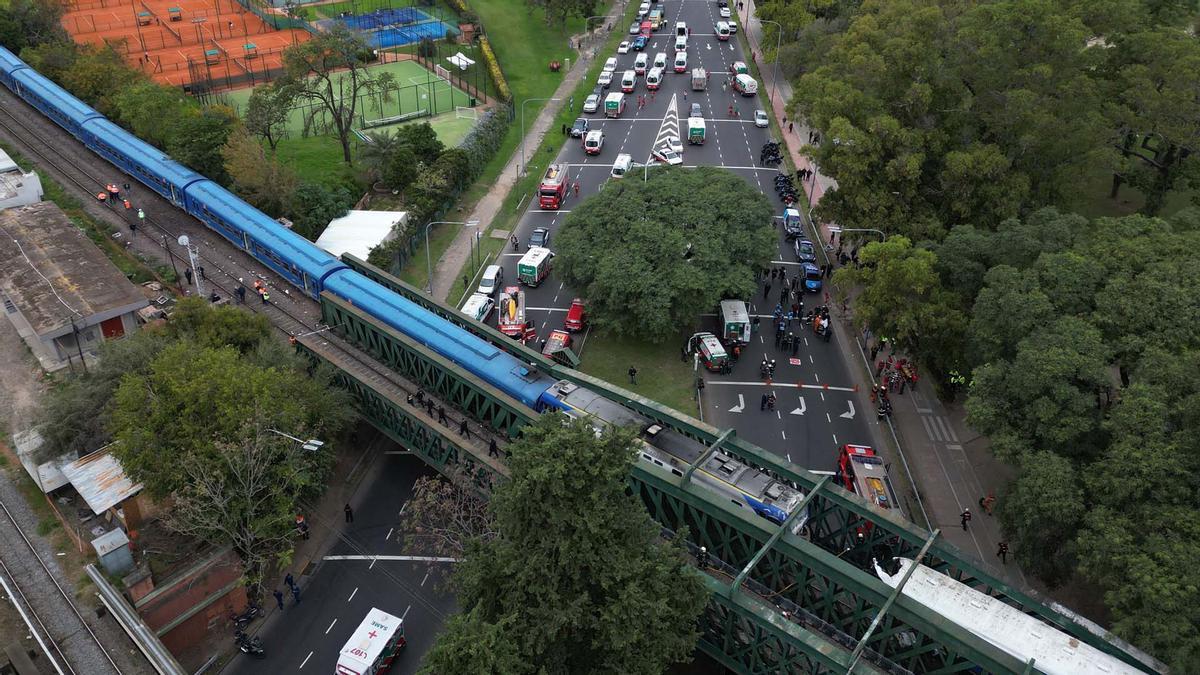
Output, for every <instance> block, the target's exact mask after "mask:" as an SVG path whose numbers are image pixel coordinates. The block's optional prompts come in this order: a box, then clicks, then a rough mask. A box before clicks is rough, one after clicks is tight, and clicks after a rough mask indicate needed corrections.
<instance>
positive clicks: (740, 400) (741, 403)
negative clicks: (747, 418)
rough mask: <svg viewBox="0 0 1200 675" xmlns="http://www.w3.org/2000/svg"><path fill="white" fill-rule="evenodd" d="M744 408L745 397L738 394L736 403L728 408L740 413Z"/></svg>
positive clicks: (730, 410) (732, 411)
mask: <svg viewBox="0 0 1200 675" xmlns="http://www.w3.org/2000/svg"><path fill="white" fill-rule="evenodd" d="M745 409H746V399H745V398H743V397H742V395H741V394H738V404H737V405H735V406H733V407H732V408H730V409H729V412H731V413H740V412H742V411H743V410H745Z"/></svg>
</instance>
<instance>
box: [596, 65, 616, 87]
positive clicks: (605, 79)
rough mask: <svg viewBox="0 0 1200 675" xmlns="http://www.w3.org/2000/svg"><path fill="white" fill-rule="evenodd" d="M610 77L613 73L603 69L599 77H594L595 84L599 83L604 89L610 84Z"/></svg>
mask: <svg viewBox="0 0 1200 675" xmlns="http://www.w3.org/2000/svg"><path fill="white" fill-rule="evenodd" d="M612 78H613V74H612V73H610V72H608V71H607V70H605V71H603V72H601V73H600V77H598V78H596V84H598V85H600V86H601V87H602V88H604V89H608V88H609V87H611V86H612Z"/></svg>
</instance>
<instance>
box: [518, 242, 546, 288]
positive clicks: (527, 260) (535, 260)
mask: <svg viewBox="0 0 1200 675" xmlns="http://www.w3.org/2000/svg"><path fill="white" fill-rule="evenodd" d="M553 260H554V254H553V253H551V252H550V249H548V248H542V247H541V246H534V247H533V248H531V249H529V250H528V251H526V252H525V255H523V256H521V259H520V260H519V261H517V281H520V282H521V283H523V284H525V285H526V286H537V285H538V284H540V283H542V280H543V279H545V278H546V275H548V274H550V268H551V267H552V266H553Z"/></svg>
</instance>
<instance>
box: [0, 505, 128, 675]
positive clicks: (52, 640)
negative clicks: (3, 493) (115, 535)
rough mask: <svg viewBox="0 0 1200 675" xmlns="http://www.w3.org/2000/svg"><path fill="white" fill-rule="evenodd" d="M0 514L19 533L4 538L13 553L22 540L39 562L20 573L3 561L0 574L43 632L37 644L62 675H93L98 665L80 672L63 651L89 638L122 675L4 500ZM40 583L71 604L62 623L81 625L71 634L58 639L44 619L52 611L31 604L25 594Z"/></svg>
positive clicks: (16, 602) (15, 600) (61, 633)
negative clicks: (71, 643) (70, 643)
mask: <svg viewBox="0 0 1200 675" xmlns="http://www.w3.org/2000/svg"><path fill="white" fill-rule="evenodd" d="M0 511H3V512H4V516H5V518H6V519H7V522H8V523H10V524H11V527H12V529H13V530H14V531H15V532H16V534H17V536H6V537H3V540H4V541H5V542H9V543H7V544H6V545H5V549H6V550H11V549H10V547H12V546H14V545H15V544H16V541H17V540H18V539H19V540H20V541H21V542H22V543H24V544H25V548H28V550H29V553H30V554H31V555H32V556H33V558H34V559H35V560H37V562H38V564H37V566H36V567H35V566H32V565H29V566H26V569H23V570H19V572H20V574H16V573H14V571H13V569H12V568H11V567H10V566H9V564H8V563H7V562H5V561H4V560H3V559H2V558H0V572H2V573H3V580H4V581H5V584H6V586H7V587H8V588H11V590H12V591H13V592H15V597H12V598H11V599H12V602H13V604H14V605H17V607H18V610H19V611H20V612H21V613H22V615H27V616H28V617H29V618H30V619H32V622H33V623H35V624H36V626H35V629H34V632H35V633H36V632H37V630H40V631H41V635H38V636H37V638H38V639H37V642H38V644H39V645H40V646H41V647H42V649H43V650H44V651H45V653H46V657H47V658H48V659H49V660H50V663H51V665H52V666H53V667H54V670H55V671H56V672H58V673H60V674H62V675H66V674H68V673H69V674H71V675H92V673H96V672H97V671H96V665H92V664H89V665H87V666H82V667H81V669H77V668H76V664H73V663H72V661H73V660H77V659H72V658H71V657H69V656H68V655H67V652H66V651H64V649H63V644H64V643H65V642H67V641H68V640H72V639H74V638H76V637H77V636H80V635H87V636H88V638H89V640H88V643H87V644H88V646H87V648H89V649H90V645H91V644H93V643H94V644H95V646H96V649H97V650H98V651H99V652H100V654H102V655H103V656H104V660H105V661H107V662H108V665H109V666H111V667H112V672H114V673H116V674H117V675H121V673H122V671H121V669H120V668H119V667H118V666H117V663H116V662H115V661H113V659H112V657H111V656H109V654H108V651H106V650H105V649H104V645H103V644H101V642H100V638H99V637H97V636H96V633H95V632H93V631H92V628H91V626H89V625H88V623H87V621H85V620H84V618H83V615H82V614H80V613H79V608H78V607H76V606H75V603H74V601H73V600H72V599H71V596H70V595H69V594H68V593H67V592H66V591H65V590H64V589H63V587H62V586H61V585H60V584H59V583H58V580H57V579H55V578H54V574H53V573H52V572H51V571H50V568H49V567H47V566H46V563H45V562H44V561H43V560H42V557H41V556H40V555H39V554H38V552H37V549H36V548H34V545H33V542H32V541H30V540H29V537H27V536H25V532H24V531H23V530H22V529H21V525H20V524H19V523H18V522H17V519H16V518H15V517H13V514H12V512H11V511H9V510H8V506H7V505H5V504H4V502H2V501H0ZM3 529H6V527H2V528H0V530H3ZM14 564H15V563H14ZM18 577H20V578H21V579H22V581H21V582H18V581H17V579H18ZM47 579H48V580H49V582H50V584H49V585H45V584H44V583H43V582H44V581H45V580H47ZM37 584H42V585H43V587H45V588H49V587H50V586H53V588H54V589H55V590H56V591H57V594H56V595H58V596H61V597H62V599H63V601H65V602H66V603H67V606H68V607H70V608H71V612H70V615H69V616H65V617H63V616H60V617H59V619H60V623H61V621H62V620H65V621H67V622H68V623H76V622H77V623H78V624H79V625H78V626H76V627H73V628H72V629H71V630H68V631H64V630H59V631H57V633H59V634H58V636H57V637H55V634H54V631H51V629H50V628H49V627H48V626H47V625H46V622H45V621H44V620H43V614H44V613H46V612H47V611H50V610H49V609H48V608H46V607H45V606H42V607H40V608H39V607H38V606H37V604H38V603H36V602H34V601H31V599H30V596H29V595H27V594H26V592H25V591H26V590H30V594H32V592H33V591H32V587H33V586H34V585H37ZM51 595H55V594H51ZM44 602H45V601H44V599H43V601H42V604H43V605H44ZM81 629H82V630H81Z"/></svg>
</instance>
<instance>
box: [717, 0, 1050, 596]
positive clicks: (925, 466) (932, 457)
mask: <svg viewBox="0 0 1200 675" xmlns="http://www.w3.org/2000/svg"><path fill="white" fill-rule="evenodd" d="M753 11H754V2H753V0H746V4H745V7H744V8H742V10H741V11H739V13H740V14H741V19H742V25H743V26H745V28H746V37H747V39H748V40H749V42H750V46H751V54H752V58H754V59H755V61H756V62H757V63H758V64H759V70H760V73H761V75H762V79H763V84H762V87H761V88H760V89H759V91H760V93H766V94H768V95H771V94H772V92H773V94H774V96H773V97H772V99H771V103H772V109H773V111H774V113H775V118H776V120H777V121H778V122H779V123H780V127H781V128H782V129H783V141H784V143H785V145H786V146H787V149H788V152H789V154H790V155H791V157H792V160H793V162H794V163H795V165H796V168H797V169H802V168H809V169H812V171H813V180H812V181H810V182H808V183H806V184H805V191H806V192H807V193H808V195H809V199H810V202H811V203H812V204H816V203H817V202H819V201H820V199H821V196H822V195H824V194H825V192H826V191H827V190H829V189H832V188H836V187H837V181H835V180H834V179H832V178H830V177H828V176H824V175H822V174H821V172H820V169H819V167H817V165H816V164H815V163H814V162H813V161H812V159H811V158H810V157H808V156H807V155H805V154H803V152H802V150H803V147H804V146H805V145H806V144H807V142H808V138H809V132H810V131H811V129H810V128H809V127H808V125H807V123H805V122H804V121H802V120H791V124H792V125H793V131H792V132H788V130H787V129H788V125H787V124H784V123H783V120H784V119H787V110H786V108H787V102H788V101H790V100H791V97H792V85H791V83H790V82H788V81H786V79H784V78H782V77H781V78H780V81H779V82H775V81H774V80H773V79H772V75H773V68H772V64H769V63H766V62H764V61H763V57H762V48H761V44H762V38H763V25H762V23H761V22H759V21H758V19H757V18H756V17H754V16H753ZM813 226H814V228H816V230H817V234H818V236H819V237H820V238H821V241H820V242H819V243H820V244H827V243H828V242H829V241H830V239H829V236H830V232H829V230H828V229H826V228H825V227H824V225H823V224H821V223H816V222H814V223H813ZM822 249H823V250H824V247H823V246H822ZM824 253H825V255H826V257H827V261H828V262H830V263H831V264H833V263H835V261H831V260H828V257H829V256H830V252H829V251H828V250H824ZM830 309H831V310H833V311H835V312H836V308H834V307H831V308H830ZM839 323H840V325H841V328H842V330H840V331H836V332H835V336H836V338H837V340H838V341H839V342H842V343H843V344H842V345H841V347H842V349H841V351H842V353H843V355H844V356H846V357H848V358H850V359H851V360H852V363H851V366H852V368H853V371H854V373H855V375H856V377H857V379H858V385H859V387H860V390H861V391H862V392H863V396H862V399H863V400H862V404H863V405H869V407H868V408H866V409H867V410H869V411H871V412H872V413H873V412H874V410H875V406H874V404H870V402H869V401H868V400H867V398H866V393H867V392H870V391H871V385H872V384H873V383H874V381H873V376H874V364H871V363H869V362H868V359H869V357H870V355H869V353H867V352H868V351H869V349H870V345H871V344H873V342H871V341H870V340H865V339H864V336H863V334H861V333H858V331H856V330H855V329H854V328H853V326H852V325H851V322H850V316H849V315H846V316H841V317H839ZM868 335H869V334H868ZM871 339H873V338H871ZM856 354H857V356H856ZM888 355H889V352H880V353H879V354H877V355H876V360H878V359H886V358H887V356H888ZM894 356H896V358H900V357H901V356H903V354H895V355H894ZM918 366H919V364H918ZM892 403H893V406H894V407H893V413H892V416H891V418H890V419H889V420H888V421H887V422H886V423H884V424H880V425H879V426H878V430H879V431H880V433H881V434H882V437H883V441H884V443H885V445H887V446H892V451H891V452H890V453H888V454H889V455H897V456H892V457H888V459H891V460H892V464H893V465H897V466H895V467H894V468H893V469H892V470H891V473H892V475H893V476H894V477H896V482H897V490H899V491H900V492H901V493H909V492H911V491H912V485H910V484H906V482H907V481H906V480H905V479H903V478H900V475H901V471H900V470H901V469H905V466H907V469H906V470H905V471H903V473H904V474H908V475H909V476H910V477H911V479H912V481H913V482H915V483H916V490H917V494H916V499H914V500H912V501H911V503H908V504H906V505H905V506H906V508H907V510H908V511H911V512H912V513H911V514H910V515H911V516H912V520H913V521H914V522H917V523H921V522H922V521H924V520H925V517H924V516H928V521H929V526H930V529H933V528H941V530H942V532H941V536H942V538H943V539H945V540H946V541H948V542H949V543H951V544H953V545H954V546H956V547H958V548H959V549H961V550H962V551H963V552H964V553H965V554H966V555H968V556H970V557H972V558H975V559H976V560H977V561H978V562H979V563H981V564H982V566H983V567H985V568H987V569H988V571H989V572H991V573H992V574H995V575H996V576H997V577H998V578H1000V579H1004V580H1006V581H1008V582H1009V583H1012V584H1014V585H1016V586H1018V587H1020V588H1023V589H1028V588H1030V582H1029V581H1028V580H1027V579H1026V578H1025V575H1024V574H1023V573H1022V572H1021V570H1020V568H1019V567H1018V566H1017V564H1016V562H1014V561H1013V560H1012V554H1011V552H1010V554H1009V562H1008V564H1007V565H1002V564H1001V563H1000V559H999V558H998V557H996V551H997V548H998V544H999V542H1000V541H1002V540H1003V537H1002V535H1001V532H1000V525H999V522H998V521H997V519H996V517H995V516H988V515H986V514H985V513H984V512H983V509H982V508H980V506H979V500H980V499H981V498H982V497H984V496H985V495H988V494H993V495H996V494H999V491H1000V489H1001V488H1002V487H1003V486H1004V484H1005V483H1007V482H1008V480H1009V478H1010V477H1011V475H1012V468H1011V467H1008V466H1007V465H1005V464H1003V463H1001V462H999V461H997V460H996V459H995V458H994V457H992V455H991V452H990V450H989V443H988V439H986V438H984V437H983V436H980V435H979V434H978V433H976V432H975V431H973V430H971V429H970V427H968V426H967V423H966V411H965V410H964V409H963V408H962V406H961V405H957V404H944V403H942V402H941V401H939V400H938V398H937V397H936V396H935V395H934V394H933V386H932V385H931V384H928V383H924V384H921V385H920V389H919V390H918V389H909V390H907V391H906V393H904V394H894V395H893V396H892ZM902 501H903V499H902ZM964 509H970V511H971V514H972V519H971V521H970V524H969V525H968V528H969V529H966V530H964V529H963V527H962V525H961V522H960V514H962V512H963V510H964ZM923 514H924V515H923ZM1039 587H1040V585H1039Z"/></svg>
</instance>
